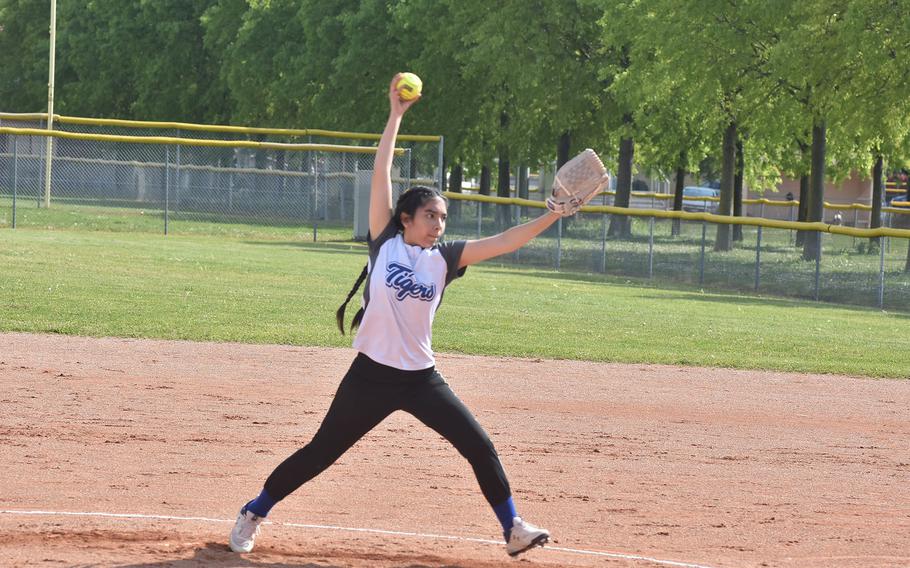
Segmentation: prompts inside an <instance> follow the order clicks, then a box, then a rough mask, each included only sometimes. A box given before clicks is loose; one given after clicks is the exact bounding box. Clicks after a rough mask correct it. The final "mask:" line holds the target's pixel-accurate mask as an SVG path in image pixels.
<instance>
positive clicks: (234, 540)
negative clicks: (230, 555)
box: [230, 506, 264, 552]
mask: <svg viewBox="0 0 910 568" xmlns="http://www.w3.org/2000/svg"><path fill="white" fill-rule="evenodd" d="M263 520H264V517H260V516H258V515H254V514H253V513H252V511H247V510H246V507H245V506H244V507H243V509H240V514H239V515H237V522H236V523H235V524H234V528H233V529H232V530H231V540H230V546H231V550H233V551H234V552H249V551H251V550H253V542H254V541H255V540H256V537H257V536H258V535H259V525H261V524H262V521H263Z"/></svg>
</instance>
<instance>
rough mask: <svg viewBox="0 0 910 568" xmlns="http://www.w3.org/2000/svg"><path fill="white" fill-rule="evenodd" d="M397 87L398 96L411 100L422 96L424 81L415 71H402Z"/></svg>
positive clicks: (404, 99)
mask: <svg viewBox="0 0 910 568" xmlns="http://www.w3.org/2000/svg"><path fill="white" fill-rule="evenodd" d="M395 87H396V88H397V89H398V96H399V97H401V100H403V101H410V100H412V99H416V98H417V97H419V96H420V91H422V90H423V81H421V80H420V77H418V76H417V75H415V74H413V73H402V74H401V77H400V78H399V79H398V84H397V85H395Z"/></svg>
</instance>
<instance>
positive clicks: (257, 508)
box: [246, 489, 277, 517]
mask: <svg viewBox="0 0 910 568" xmlns="http://www.w3.org/2000/svg"><path fill="white" fill-rule="evenodd" d="M275 503H277V501H275V500H274V499H272V497H271V496H270V495H269V494H268V493H266V492H265V489H263V490H262V492H261V493H260V494H259V497H256V498H255V499H253V500H252V501H250V502H249V503H247V504H246V510H247V511H251V512H252V513H253V514H254V515H256V516H258V517H267V516H268V515H269V511H271V510H272V507H274V506H275Z"/></svg>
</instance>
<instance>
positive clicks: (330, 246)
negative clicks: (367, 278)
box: [243, 241, 367, 262]
mask: <svg viewBox="0 0 910 568" xmlns="http://www.w3.org/2000/svg"><path fill="white" fill-rule="evenodd" d="M243 243H244V244H247V245H254V246H272V247H274V246H280V247H294V248H299V249H303V250H307V251H313V252H333V253H341V254H355V255H358V256H363V259H364V262H366V258H367V247H366V244H365V243H363V244H361V243H355V242H352V241H319V242H315V243H314V242H312V241H243Z"/></svg>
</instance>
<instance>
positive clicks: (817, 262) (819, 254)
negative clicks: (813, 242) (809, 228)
mask: <svg viewBox="0 0 910 568" xmlns="http://www.w3.org/2000/svg"><path fill="white" fill-rule="evenodd" d="M816 232H817V233H818V250H817V251H816V253H815V294H814V299H815V301H816V302H817V301H818V297H819V295H818V288H819V277H820V275H821V267H822V232H821V231H816Z"/></svg>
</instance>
